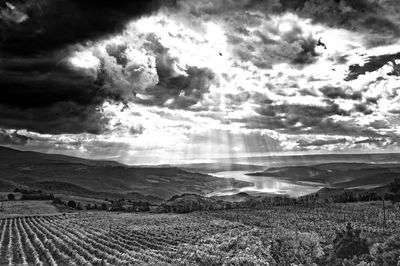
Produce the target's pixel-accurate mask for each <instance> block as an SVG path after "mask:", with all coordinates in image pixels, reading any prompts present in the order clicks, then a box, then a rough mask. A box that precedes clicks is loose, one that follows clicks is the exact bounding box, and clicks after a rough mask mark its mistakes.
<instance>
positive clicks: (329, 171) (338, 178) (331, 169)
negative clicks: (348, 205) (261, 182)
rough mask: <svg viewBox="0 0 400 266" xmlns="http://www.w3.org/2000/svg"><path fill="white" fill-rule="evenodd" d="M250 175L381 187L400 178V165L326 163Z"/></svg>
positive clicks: (270, 170) (337, 186)
mask: <svg viewBox="0 0 400 266" xmlns="http://www.w3.org/2000/svg"><path fill="white" fill-rule="evenodd" d="M248 175H251V176H269V177H276V178H279V179H283V180H287V181H290V182H295V183H299V182H300V183H301V182H312V183H319V184H321V185H322V186H324V187H329V188H357V187H378V186H382V185H385V184H388V183H390V182H392V181H393V180H394V179H395V178H396V177H400V164H396V163H390V164H374V163H324V164H316V165H310V166H289V167H272V168H268V169H266V170H264V171H262V172H255V173H249V174H248Z"/></svg>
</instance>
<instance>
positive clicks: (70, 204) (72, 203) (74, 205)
mask: <svg viewBox="0 0 400 266" xmlns="http://www.w3.org/2000/svg"><path fill="white" fill-rule="evenodd" d="M67 206H68V207H70V208H74V209H76V202H75V201H73V200H70V201H68V203H67Z"/></svg>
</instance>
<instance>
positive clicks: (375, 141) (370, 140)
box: [354, 138, 387, 146]
mask: <svg viewBox="0 0 400 266" xmlns="http://www.w3.org/2000/svg"><path fill="white" fill-rule="evenodd" d="M385 142H387V140H386V139H384V138H381V139H376V138H367V139H363V140H359V141H355V142H354V144H375V145H377V146H382V145H383V144H384V143H385Z"/></svg>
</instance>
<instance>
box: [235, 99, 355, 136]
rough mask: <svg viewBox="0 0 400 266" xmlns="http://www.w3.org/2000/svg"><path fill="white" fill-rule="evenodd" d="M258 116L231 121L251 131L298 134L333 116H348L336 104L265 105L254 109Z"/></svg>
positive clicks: (317, 125)
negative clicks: (243, 125) (266, 130)
mask: <svg viewBox="0 0 400 266" xmlns="http://www.w3.org/2000/svg"><path fill="white" fill-rule="evenodd" d="M256 112H257V113H258V114H259V115H258V116H254V117H249V118H246V119H238V120H233V121H234V122H241V123H244V124H245V127H247V128H251V129H273V130H279V131H282V132H285V133H300V131H302V132H306V131H308V130H311V131H312V130H313V128H318V127H319V125H320V124H321V123H323V121H324V119H326V118H328V117H330V116H333V115H348V113H347V112H346V111H344V110H342V109H340V108H339V106H338V105H337V104H333V103H330V104H329V105H327V106H311V105H267V106H263V107H259V108H258V109H256Z"/></svg>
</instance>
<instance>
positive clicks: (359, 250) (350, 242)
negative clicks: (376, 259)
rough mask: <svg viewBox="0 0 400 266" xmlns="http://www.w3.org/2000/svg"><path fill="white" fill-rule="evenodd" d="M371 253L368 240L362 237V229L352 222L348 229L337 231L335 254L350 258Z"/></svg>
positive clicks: (337, 256) (336, 256)
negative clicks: (355, 226)
mask: <svg viewBox="0 0 400 266" xmlns="http://www.w3.org/2000/svg"><path fill="white" fill-rule="evenodd" d="M367 253H369V247H368V241H367V240H366V239H365V238H362V237H361V230H359V229H354V228H353V227H352V226H351V224H350V223H348V224H347V226H346V230H343V231H340V232H337V234H336V237H335V239H334V240H333V256H334V257H335V258H340V259H348V258H352V257H353V256H358V255H362V254H367Z"/></svg>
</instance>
